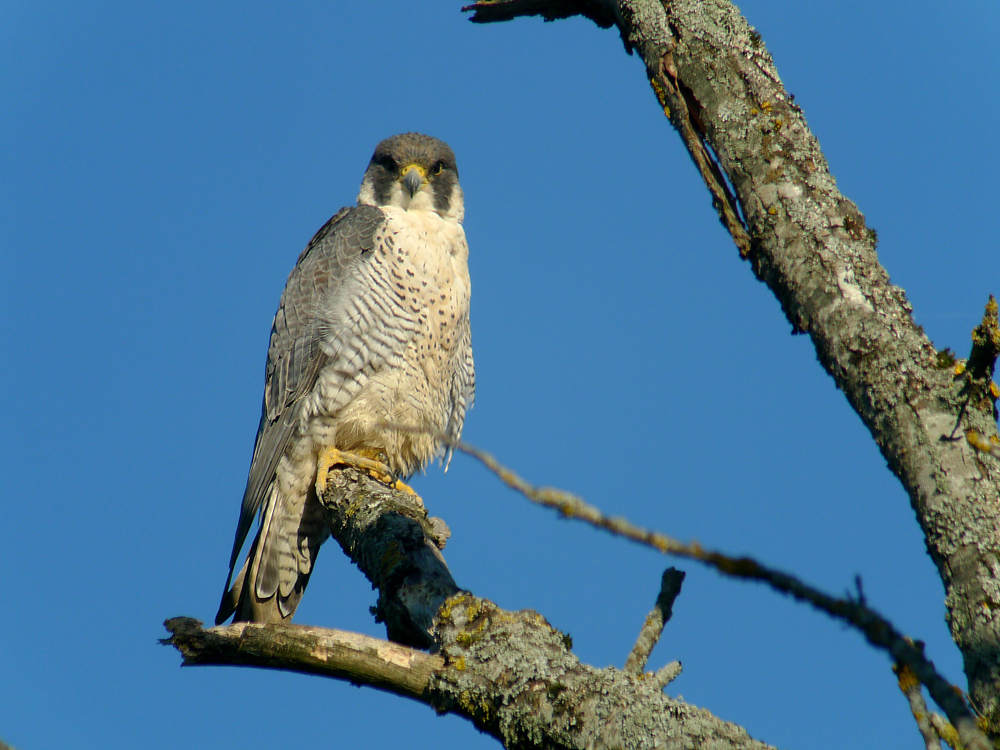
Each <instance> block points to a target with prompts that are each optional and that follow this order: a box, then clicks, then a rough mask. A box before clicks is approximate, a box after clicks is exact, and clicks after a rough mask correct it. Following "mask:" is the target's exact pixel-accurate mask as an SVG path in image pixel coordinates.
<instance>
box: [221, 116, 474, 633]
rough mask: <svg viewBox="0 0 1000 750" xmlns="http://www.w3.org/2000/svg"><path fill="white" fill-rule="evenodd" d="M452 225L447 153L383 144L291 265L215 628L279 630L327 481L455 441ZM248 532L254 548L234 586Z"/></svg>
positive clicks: (395, 468)
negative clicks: (342, 204) (249, 625)
mask: <svg viewBox="0 0 1000 750" xmlns="http://www.w3.org/2000/svg"><path fill="white" fill-rule="evenodd" d="M464 216H465V207H464V203H463V199H462V188H461V187H460V186H459V184H458V169H457V167H456V165H455V155H454V154H453V153H452V150H451V149H450V148H448V146H447V145H446V144H445V143H443V142H441V141H439V140H437V139H436V138H431V137H429V136H426V135H419V134H417V133H406V134H403V135H397V136H394V137H392V138H388V139H386V140H384V141H382V142H381V143H380V144H378V146H377V147H376V148H375V154H374V156H372V159H371V162H370V163H369V164H368V170H367V171H366V172H365V176H364V180H363V181H362V183H361V191H360V192H359V193H358V204H357V206H354V207H348V208H342V209H341V210H340V211H338V212H337V213H336V215H334V217H333V218H332V219H330V221H328V222H327V223H326V225H325V226H324V227H323V228H322V229H320V230H319V232H317V233H316V236H315V237H313V238H312V240H311V241H310V242H309V244H308V245H307V246H306V249H305V250H304V251H303V252H302V254H301V255H300V256H299V259H298V262H297V263H296V265H295V268H294V269H293V270H292V273H291V275H290V276H289V277H288V283H287V284H286V285H285V291H284V293H283V294H282V295H281V302H280V304H279V305H278V312H277V313H276V314H275V316H274V323H273V325H272V326H271V341H270V346H269V348H268V352H267V368H266V375H265V381H264V405H263V408H262V413H261V417H260V427H259V428H258V430H257V440H256V443H255V445H254V451H253V461H252V462H251V464H250V475H249V477H248V479H247V486H246V491H245V492H244V494H243V507H242V508H241V510H240V520H239V524H238V525H237V527H236V540H235V542H234V544H233V553H232V557H231V558H230V561H229V578H228V579H227V580H226V591H225V594H223V597H222V604H221V605H220V606H219V613H218V614H217V615H216V618H215V622H216V624H220V623H222V622H223V621H225V620H226V619H228V618H229V616H230V615H234V617H233V621H234V622H235V621H241V620H243V621H251V622H280V621H287V620H289V619H291V617H292V615H293V614H294V612H295V608H296V607H297V606H298V603H299V600H300V599H301V597H302V592H303V591H304V590H305V587H306V584H307V583H308V581H309V576H310V574H311V573H312V569H313V565H314V564H315V562H316V554H317V553H318V551H319V547H320V545H321V544H322V543H323V542H324V541H325V540H326V538H327V537H328V536H329V531H328V530H327V526H326V521H325V519H324V514H323V509H322V507H321V505H320V503H319V500H318V497H319V496H320V494H321V493H322V491H323V488H324V486H325V482H326V476H327V472H328V471H329V469H330V467H332V466H335V465H345V464H346V465H352V466H358V467H361V468H364V469H365V470H367V471H368V472H369V473H371V474H372V475H373V476H377V477H379V478H382V479H383V480H384V481H388V482H390V483H395V482H397V478H400V477H402V478H407V477H409V476H410V475H411V474H413V473H414V472H415V471H417V470H418V469H422V468H423V467H424V466H425V465H426V464H427V463H428V462H429V461H431V460H432V459H433V458H435V457H436V456H438V455H441V454H442V452H443V449H442V445H441V441H440V440H438V439H437V438H436V437H435V434H440V433H444V434H446V435H448V436H449V437H451V438H455V439H457V438H458V437H459V436H460V435H461V432H462V423H463V422H464V420H465V412H466V410H467V409H468V408H470V407H471V406H472V400H473V395H474V392H475V370H474V367H473V361H472V340H471V333H470V328H469V293H470V282H469V268H468V255H469V248H468V245H467V244H466V241H465V230H464V229H463V228H462V219H463V218H464ZM387 425H404V426H407V427H416V428H421V429H425V430H427V432H426V433H415V432H412V431H411V432H406V431H397V430H394V429H392V428H391V427H388V426H387ZM448 454H449V457H450V451H448ZM445 468H446V469H447V465H446V467H445ZM398 485H399V486H400V487H401V488H405V489H409V488H407V487H406V486H405V485H403V484H402V482H398ZM254 516H259V519H260V525H259V529H258V531H257V537H256V538H255V539H254V541H253V544H252V546H251V547H250V551H249V552H248V554H247V558H246V562H244V564H243V568H242V569H241V570H240V572H239V573H238V574H237V576H236V578H235V579H233V571H234V569H235V567H236V561H237V559H238V557H239V553H240V550H241V549H242V547H243V543H244V541H245V540H246V538H247V534H248V532H249V530H250V526H251V525H252V524H253V519H254ZM230 581H232V587H231V588H230V585H229V584H230Z"/></svg>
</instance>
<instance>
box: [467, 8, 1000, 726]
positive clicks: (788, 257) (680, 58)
mask: <svg viewBox="0 0 1000 750" xmlns="http://www.w3.org/2000/svg"><path fill="white" fill-rule="evenodd" d="M604 4H605V8H606V9H607V12H608V13H611V14H613V15H614V17H615V22H616V25H617V27H618V31H619V33H620V34H621V36H622V39H623V40H624V42H625V46H626V50H627V51H629V52H631V51H633V50H635V51H638V52H639V54H640V55H641V57H642V59H643V62H644V63H645V67H646V75H647V77H648V78H649V81H650V84H651V85H652V87H653V90H654V92H655V93H656V95H657V98H658V100H659V101H660V104H661V105H662V106H663V109H664V112H665V114H666V115H667V116H668V117H669V118H670V121H671V123H673V124H674V125H675V127H676V128H677V129H678V132H679V133H680V134H681V137H682V140H683V142H684V144H685V146H686V147H687V148H688V150H689V152H690V153H691V156H692V159H694V161H695V163H696V165H697V166H698V169H699V173H700V174H701V175H702V177H703V179H704V180H705V183H706V186H707V187H708V188H709V191H710V192H711V194H712V196H713V202H714V203H715V205H716V208H717V209H718V210H719V212H720V217H721V219H722V222H723V224H724V225H725V226H726V227H727V229H729V230H730V232H731V233H732V235H733V239H734V241H735V242H736V244H737V245H738V246H739V248H740V251H741V254H742V253H744V252H745V254H746V257H747V258H748V259H749V260H750V262H751V266H752V268H753V271H754V273H755V274H756V275H757V277H758V278H759V279H760V280H762V281H764V282H765V283H766V284H767V285H768V287H769V288H770V289H771V291H772V292H773V293H774V295H775V296H776V297H777V299H778V301H779V303H780V304H781V306H782V309H783V310H784V312H785V315H786V316H787V318H788V320H789V322H790V323H791V324H792V327H793V329H794V330H795V331H797V332H803V333H808V334H809V335H810V337H811V338H812V341H813V344H814V346H815V348H816V354H817V357H818V359H819V361H820V363H821V364H822V365H823V367H824V368H825V369H826V371H827V372H828V373H829V374H830V375H831V376H832V377H833V379H834V381H835V382H836V384H837V387H838V388H840V389H841V390H842V391H843V392H844V394H845V395H846V396H847V399H848V401H849V402H850V403H851V406H852V407H853V408H854V409H855V411H856V412H857V413H858V415H859V416H860V417H861V419H862V420H863V421H864V423H865V425H866V426H867V427H868V429H869V430H870V431H871V434H872V436H873V438H874V439H875V442H876V443H877V444H878V446H879V448H880V449H881V451H882V454H883V456H885V458H886V461H887V462H888V464H889V467H890V469H891V470H892V471H893V472H894V473H895V474H896V476H897V477H899V479H900V481H901V482H902V484H903V486H904V487H905V488H906V491H907V492H908V494H909V496H910V500H911V504H912V506H913V508H914V510H915V511H916V514H917V519H918V521H919V522H920V525H921V528H922V529H923V532H924V536H925V539H926V541H927V548H928V551H929V553H930V555H931V558H932V559H933V561H934V563H935V565H936V566H937V569H938V573H939V575H940V577H941V580H942V582H943V583H944V587H945V591H946V605H947V608H948V620H949V624H950V626H951V632H952V637H953V638H954V640H955V643H956V644H957V645H958V647H959V649H960V650H961V651H962V654H963V657H964V661H965V672H966V675H967V677H968V679H969V693H970V696H971V699H972V702H973V704H974V705H975V706H976V708H977V710H978V711H979V713H980V714H981V716H982V717H983V723H984V725H986V726H987V727H989V728H990V729H989V731H990V733H991V735H992V736H994V737H996V738H1000V617H996V616H995V611H996V609H997V607H1000V566H998V565H997V564H996V559H997V556H998V553H1000V462H998V461H997V455H998V452H997V451H994V450H992V449H991V448H990V446H992V445H996V444H997V439H998V438H997V424H996V417H995V411H994V409H995V403H996V398H997V389H996V388H995V387H992V388H991V387H989V384H988V383H984V384H983V385H984V388H982V389H980V391H979V397H978V398H972V399H969V398H967V396H968V391H967V389H966V387H965V386H966V381H965V379H962V378H956V376H955V373H954V372H953V371H952V370H951V369H950V368H941V367H939V365H938V358H937V352H936V350H935V349H934V346H933V345H932V344H931V342H930V341H929V340H928V338H927V337H926V336H925V335H924V332H923V330H922V329H921V328H919V327H918V326H917V325H916V324H915V323H914V321H913V318H912V316H911V313H912V308H911V306H910V304H909V302H908V301H907V299H906V296H905V294H904V293H903V291H902V290H901V289H899V288H898V287H895V286H893V285H892V284H891V283H890V282H889V277H888V274H887V273H886V271H885V269H884V268H882V266H881V265H880V264H879V262H878V258H877V256H876V253H875V242H876V236H875V232H874V230H871V229H869V228H867V227H866V226H865V220H864V216H862V214H861V212H860V211H859V210H858V209H857V207H856V206H855V205H854V204H853V203H851V202H850V201H849V200H847V199H846V198H845V197H844V196H843V195H842V194H841V193H840V192H839V191H838V190H837V187H836V182H835V181H834V178H833V176H832V175H831V174H830V171H829V169H828V166H827V163H826V159H825V158H824V156H823V154H822V152H821V151H820V148H819V143H818V142H817V140H816V138H815V137H814V136H813V135H812V133H811V132H810V131H809V128H808V126H807V124H806V121H805V117H804V116H803V113H802V111H801V109H800V108H799V107H798V106H797V105H796V104H795V103H794V102H793V101H792V97H790V96H789V95H788V93H787V92H786V91H785V89H784V87H783V86H782V84H781V79H780V78H779V77H778V73H777V70H776V69H775V67H774V63H773V61H772V60H771V56H770V55H769V54H768V52H767V50H766V49H765V47H764V44H763V42H762V40H761V37H760V34H758V33H757V32H756V31H755V30H754V29H753V28H752V27H751V26H750V25H749V24H748V23H747V22H746V20H745V19H744V18H743V17H742V16H741V15H740V14H739V12H738V11H737V10H736V8H735V7H733V5H732V4H731V3H729V2H727V0H662V2H661V0H617V1H613V0H606V2H605V3H604ZM521 5H522V3H520V2H518V1H517V0H512V1H510V2H504V1H503V0H501V1H500V2H484V3H477V4H476V5H473V6H469V8H470V9H471V10H474V11H475V16H473V19H474V20H477V21H488V20H492V18H493V17H494V16H497V14H499V13H500V12H501V11H500V8H501V7H503V8H506V9H507V10H506V11H505V12H506V14H507V17H513V16H514V15H518V13H517V12H516V11H517V9H518V8H519V7H520V6H521ZM578 8H580V11H579V12H581V13H583V12H584V11H583V6H582V5H581V6H578ZM584 15H586V13H584ZM692 133H693V134H695V136H696V137H692ZM706 154H708V155H709V156H714V157H715V159H716V162H715V163H716V164H717V166H718V169H719V171H720V173H721V175H722V176H724V179H721V178H720V177H717V176H716V175H715V174H714V172H713V171H712V169H711V168H710V164H711V160H709V161H708V162H706V158H707V157H706ZM729 186H731V190H732V195H733V196H734V200H735V203H736V205H737V207H738V209H739V212H738V215H736V214H737V212H736V211H735V210H734V209H733V208H732V206H729V207H728V208H727V205H726V203H727V201H726V200H723V197H720V195H722V193H723V192H724V191H722V188H723V187H729ZM737 219H739V220H737ZM744 228H745V232H746V235H747V236H748V237H749V250H748V251H745V250H744V245H745V239H744V237H743V235H742V232H743V231H744ZM989 357H990V358H991V360H990V361H991V362H992V361H995V359H996V353H995V352H993V353H991V354H990V355H989ZM970 359H974V358H973V357H970ZM980 369H982V368H980ZM956 425H959V427H960V428H961V433H962V434H964V435H965V436H966V438H967V439H965V440H950V439H949V437H950V436H951V435H952V434H953V432H954V431H955V427H956ZM986 449H989V450H986ZM959 729H960V730H961V729H962V727H961V726H959Z"/></svg>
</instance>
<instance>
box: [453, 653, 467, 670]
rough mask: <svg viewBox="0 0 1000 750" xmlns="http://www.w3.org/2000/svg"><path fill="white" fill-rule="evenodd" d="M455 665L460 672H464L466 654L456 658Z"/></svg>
mask: <svg viewBox="0 0 1000 750" xmlns="http://www.w3.org/2000/svg"><path fill="white" fill-rule="evenodd" d="M453 666H454V667H455V669H457V670H458V671H459V672H464V671H465V657H464V656H460V657H458V658H457V659H455V663H454V665H453Z"/></svg>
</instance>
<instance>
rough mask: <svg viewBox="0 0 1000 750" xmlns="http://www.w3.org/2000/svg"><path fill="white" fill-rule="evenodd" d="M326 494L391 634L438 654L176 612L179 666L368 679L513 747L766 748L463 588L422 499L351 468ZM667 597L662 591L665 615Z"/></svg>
mask: <svg viewBox="0 0 1000 750" xmlns="http://www.w3.org/2000/svg"><path fill="white" fill-rule="evenodd" d="M322 501H323V504H324V507H325V508H326V510H327V514H328V520H329V522H330V531H331V534H332V535H333V536H334V538H335V539H337V541H338V542H339V543H340V545H341V547H342V548H343V549H344V551H345V552H346V553H347V554H348V556H349V557H350V558H351V559H352V560H353V561H354V562H355V563H356V564H357V565H358V567H359V568H360V569H361V570H362V572H363V573H364V574H365V575H366V576H367V577H368V579H369V580H371V581H372V583H373V585H375V586H376V587H377V588H378V589H379V604H378V607H377V613H378V616H379V617H382V618H383V619H384V620H385V621H386V626H387V629H388V630H389V632H390V633H395V634H397V635H399V636H401V637H402V638H405V639H407V640H408V641H409V642H410V643H412V644H414V645H417V646H423V645H425V644H426V643H428V642H430V641H431V640H433V641H434V642H435V644H436V647H437V653H435V654H426V653H423V652H421V651H416V650H414V649H411V648H407V647H405V646H402V645H399V644H398V643H391V642H389V641H380V640H378V639H374V638H368V637H366V636H361V635H357V634H354V633H344V632H342V631H331V630H326V629H323V628H313V627H305V626H301V625H289V624H281V625H276V624H256V623H236V624H234V625H229V626H220V627H216V628H211V629H208V630H205V629H203V628H202V627H201V623H200V622H198V621H197V620H192V619H190V618H184V617H177V618H173V619H171V620H168V621H167V622H166V623H164V624H165V625H166V627H167V629H168V630H170V631H171V633H172V636H171V637H170V638H168V639H166V640H164V641H163V643H165V644H167V645H172V646H174V647H176V648H177V649H178V650H179V651H180V652H181V653H182V654H183V656H184V664H185V665H219V664H232V665H243V666H255V667H265V668H270V669H284V670H291V671H297V672H305V673H308V674H321V675H325V676H328V677H334V678H338V679H345V680H349V681H351V682H352V683H355V684H365V685H370V686H372V687H376V688H379V689H381V690H386V691H389V692H393V693H396V694H399V695H403V696H406V697H409V698H413V699H415V700H419V701H422V702H424V703H426V704H428V705H429V706H431V707H433V708H434V709H436V710H437V711H441V712H445V711H447V712H452V713H456V714H459V715H461V716H465V717H466V718H468V719H470V720H471V721H473V722H474V723H475V725H476V726H477V727H478V728H479V729H481V730H482V731H484V732H487V733H489V734H491V735H492V736H494V737H496V738H497V739H498V740H500V741H501V742H503V743H504V745H505V746H506V747H508V748H554V749H560V748H565V749H566V750H570V749H572V750H584V748H621V749H622V750H652V748H682V747H692V746H694V747H712V748H716V750H727V749H730V750H767V748H768V747H769V746H768V745H765V744H763V743H761V742H757V741H756V740H753V739H752V738H751V737H750V736H749V735H748V734H747V733H746V730H744V729H743V728H742V727H739V726H737V725H735V724H731V723H729V722H726V721H723V720H722V719H719V718H717V717H715V716H713V715H712V714H711V713H709V712H708V711H705V710H703V709H700V708H695V707H693V706H690V705H688V704H686V703H684V702H683V701H680V700H675V699H673V698H669V697H667V696H666V695H664V693H663V685H664V683H665V682H666V681H669V674H666V673H664V674H652V673H644V672H642V671H641V669H639V670H636V672H635V673H631V672H626V671H624V670H619V669H615V668H611V667H609V668H606V669H595V668H593V667H591V666H588V665H586V664H581V663H580V661H579V660H578V659H577V658H576V657H575V656H574V655H573V654H572V652H571V651H570V648H571V645H572V644H571V642H570V639H569V637H568V636H565V635H564V634H562V633H560V632H559V631H558V630H556V629H555V628H553V627H552V626H550V625H549V624H548V622H546V621H545V619H544V618H543V617H542V616H541V615H539V614H538V613H537V612H532V611H530V610H528V611H523V612H508V611H505V610H502V609H500V608H499V607H497V606H496V605H495V604H493V603H492V602H489V601H487V600H485V599H478V598H476V597H474V596H472V595H471V594H469V593H468V592H462V591H460V590H459V589H458V587H457V586H455V583H454V581H453V580H452V578H451V574H450V573H449V572H448V568H447V565H446V564H445V561H444V558H443V557H442V556H441V554H440V552H439V551H438V547H439V546H440V545H441V544H442V543H443V529H442V527H443V524H442V522H440V521H435V520H432V519H428V517H427V512H426V510H425V509H424V506H423V503H422V501H421V500H420V498H419V497H416V496H415V495H408V494H406V493H404V492H401V491H398V490H395V489H390V488H389V487H387V486H385V485H383V484H381V483H379V482H377V481H376V480H374V479H372V478H371V477H369V476H367V475H366V474H363V473H361V472H358V471H357V470H355V469H344V470H343V471H337V472H334V473H333V474H331V477H330V479H329V482H328V485H327V491H326V493H325V494H324V496H323V498H322ZM678 587H679V583H678ZM446 592H447V593H446ZM675 593H676V592H675ZM451 594H454V595H453V596H450V595H451ZM449 596H450V598H449ZM668 596H669V594H662V593H661V596H660V597H659V598H658V599H659V601H658V609H660V611H661V622H662V621H663V620H664V619H666V618H665V617H664V615H665V614H666V611H667V610H669V603H668V602H667V601H666V598H667V597H668ZM651 598H653V597H652V592H651ZM429 615H430V617H429ZM434 615H436V618H435V617H434ZM650 648H651V646H650ZM647 655H648V654H647ZM622 656H623V661H624V657H625V654H623V655H622ZM668 666H671V665H668ZM668 671H669V670H668ZM661 672H664V670H661Z"/></svg>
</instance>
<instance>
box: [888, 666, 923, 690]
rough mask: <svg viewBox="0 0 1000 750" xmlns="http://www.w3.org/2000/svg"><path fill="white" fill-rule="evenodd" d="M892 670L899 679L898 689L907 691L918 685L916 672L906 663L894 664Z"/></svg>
mask: <svg viewBox="0 0 1000 750" xmlns="http://www.w3.org/2000/svg"><path fill="white" fill-rule="evenodd" d="M892 671H893V672H895V673H896V678H897V679H898V680H899V689H900V690H902V691H903V692H904V693H909V692H910V691H911V690H914V689H916V688H919V687H920V680H918V679H917V675H916V673H915V672H914V671H913V670H912V669H910V668H909V667H908V666H907V665H906V664H896V665H895V666H894V667H893V668H892Z"/></svg>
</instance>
